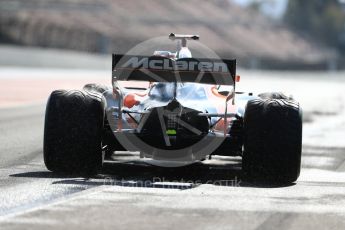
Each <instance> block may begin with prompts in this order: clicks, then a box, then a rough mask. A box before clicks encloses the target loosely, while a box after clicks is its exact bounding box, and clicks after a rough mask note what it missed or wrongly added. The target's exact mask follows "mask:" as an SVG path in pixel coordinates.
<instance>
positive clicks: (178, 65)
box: [121, 57, 229, 73]
mask: <svg viewBox="0 0 345 230" xmlns="http://www.w3.org/2000/svg"><path fill="white" fill-rule="evenodd" d="M121 67H122V68H134V69H137V68H145V69H156V70H174V71H199V72H200V71H204V72H222V73H228V72H229V69H228V66H227V65H226V64H225V63H224V62H208V61H200V62H199V61H194V60H193V61H187V60H177V61H171V60H170V59H161V60H154V59H153V60H150V59H149V58H148V57H142V58H139V57H131V58H130V59H128V60H127V61H126V62H125V63H124V64H123V65H122V66H121Z"/></svg>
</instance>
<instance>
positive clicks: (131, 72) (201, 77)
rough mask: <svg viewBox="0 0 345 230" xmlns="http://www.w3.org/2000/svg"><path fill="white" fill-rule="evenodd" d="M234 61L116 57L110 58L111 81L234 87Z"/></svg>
mask: <svg viewBox="0 0 345 230" xmlns="http://www.w3.org/2000/svg"><path fill="white" fill-rule="evenodd" d="M235 76H236V60H235V59H233V60H226V59H225V60H224V59H223V60H222V59H196V58H181V59H178V60H173V59H170V58H166V57H161V56H133V55H116V54H113V57H112V78H113V82H114V81H150V82H195V83H205V84H214V85H234V84H235Z"/></svg>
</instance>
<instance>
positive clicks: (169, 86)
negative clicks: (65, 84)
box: [44, 34, 302, 183]
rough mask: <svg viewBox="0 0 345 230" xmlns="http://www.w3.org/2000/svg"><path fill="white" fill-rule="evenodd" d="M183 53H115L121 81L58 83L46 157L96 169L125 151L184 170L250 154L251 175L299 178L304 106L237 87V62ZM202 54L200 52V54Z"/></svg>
mask: <svg viewBox="0 0 345 230" xmlns="http://www.w3.org/2000/svg"><path fill="white" fill-rule="evenodd" d="M169 38H170V39H171V40H173V41H178V46H179V48H178V49H177V52H170V51H154V52H153V55H151V56H143V55H116V54H113V56H112V58H113V59H112V73H113V74H112V87H109V86H103V85H98V84H87V85H85V86H84V88H83V90H72V91H66V90H56V91H53V92H52V93H51V95H50V97H49V99H48V103H47V108H46V115H45V128H44V162H45V165H46V167H47V168H48V169H49V170H51V171H53V172H60V173H77V174H88V175H90V174H91V175H92V174H96V173H97V172H99V170H100V169H101V168H102V165H103V162H104V158H106V159H107V158H108V159H112V157H116V151H131V152H139V155H138V158H140V159H146V160H149V162H151V163H152V164H154V165H158V166H168V167H177V166H184V165H187V164H191V163H194V162H198V161H203V160H204V159H207V158H208V157H210V156H211V155H224V156H242V170H243V173H244V175H245V177H246V178H248V179H255V180H260V181H265V182H266V181H267V182H279V183H291V182H293V181H295V180H297V178H298V176H299V173H300V165H301V148H302V118H301V116H302V113H301V108H300V106H299V103H298V102H296V101H295V100H293V99H292V98H290V97H287V96H285V95H284V94H282V93H262V94H258V95H253V94H252V93H244V92H236V91H235V85H236V82H238V81H239V76H238V75H236V60H224V59H219V58H209V57H200V58H199V57H198V58H197V57H195V56H194V55H193V56H192V53H191V50H190V49H189V48H188V47H187V41H193V42H194V41H195V40H198V39H199V36H197V35H179V34H170V35H169ZM193 52H194V51H193Z"/></svg>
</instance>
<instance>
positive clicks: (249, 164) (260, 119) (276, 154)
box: [242, 98, 302, 183]
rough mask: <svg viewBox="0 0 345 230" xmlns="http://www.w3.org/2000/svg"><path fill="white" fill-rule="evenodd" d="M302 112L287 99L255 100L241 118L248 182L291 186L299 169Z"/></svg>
mask: <svg viewBox="0 0 345 230" xmlns="http://www.w3.org/2000/svg"><path fill="white" fill-rule="evenodd" d="M301 151H302V112H301V109H300V106H299V104H298V102H296V101H294V100H288V99H269V98H268V99H254V100H250V101H248V103H247V107H246V111H245V115H244V152H243V159H242V167H243V171H244V175H245V176H246V178H247V179H249V180H256V181H259V182H264V183H292V182H294V181H296V180H297V178H298V176H299V173H300V167H301Z"/></svg>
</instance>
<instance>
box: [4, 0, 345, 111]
mask: <svg viewBox="0 0 345 230" xmlns="http://www.w3.org/2000/svg"><path fill="white" fill-rule="evenodd" d="M171 32H174V33H186V34H199V35H200V38H201V40H200V42H202V43H203V44H204V45H206V46H208V47H209V48H211V49H212V50H214V51H215V52H216V53H217V54H218V55H219V56H220V57H222V58H236V59H237V63H238V67H239V71H238V73H239V74H240V75H242V76H243V78H242V82H241V84H239V85H240V86H241V85H242V86H244V87H243V90H249V91H287V92H288V93H291V94H294V95H296V96H297V98H298V99H300V101H301V103H302V104H303V106H304V108H305V111H306V113H307V112H308V111H310V113H312V112H315V111H316V112H317V113H320V112H322V113H323V112H324V110H326V112H327V113H333V112H334V111H339V107H340V105H341V107H343V104H345V102H344V103H342V101H345V97H343V96H342V94H343V93H342V91H343V85H342V84H339V83H340V82H341V83H343V79H344V78H343V77H342V76H343V75H344V71H343V70H344V68H345V1H344V0H313V1H305V0H212V1H206V0H205V1H202V0H188V1H187V0H174V1H161V0H146V1H139V0H126V1H124V0H123V1H122V0H118V1H114V0H0V108H1V107H4V106H5V107H6V106H17V105H19V104H20V105H22V104H28V103H42V102H44V101H45V100H46V98H47V97H48V96H49V93H50V92H51V91H52V90H54V89H57V88H81V87H82V86H83V85H84V84H86V83H90V82H98V83H104V84H109V83H110V76H111V74H110V66H111V56H110V54H111V53H118V54H119V53H120V54H121V53H126V51H128V50H129V49H131V48H133V46H135V45H137V44H138V43H140V42H142V41H145V40H147V39H150V38H153V37H156V36H167V35H168V34H169V33H171ZM167 40H168V38H167ZM274 82H276V84H275V83H274ZM311 82H313V83H315V84H318V85H317V86H316V85H314V86H312V84H311ZM331 84H334V85H333V86H331ZM335 87H336V88H335ZM335 89H339V91H337V90H335ZM327 90H328V91H327ZM320 91H321V92H324V93H320ZM13 92H20V93H13ZM327 92H329V93H327ZM325 94H327V96H326V97H325ZM310 95H312V96H310ZM343 98H344V100H343ZM322 100H323V106H322V107H320V106H319V103H320V101H322ZM335 103H337V104H335ZM326 108H332V109H330V110H332V111H331V112H329V109H326Z"/></svg>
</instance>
